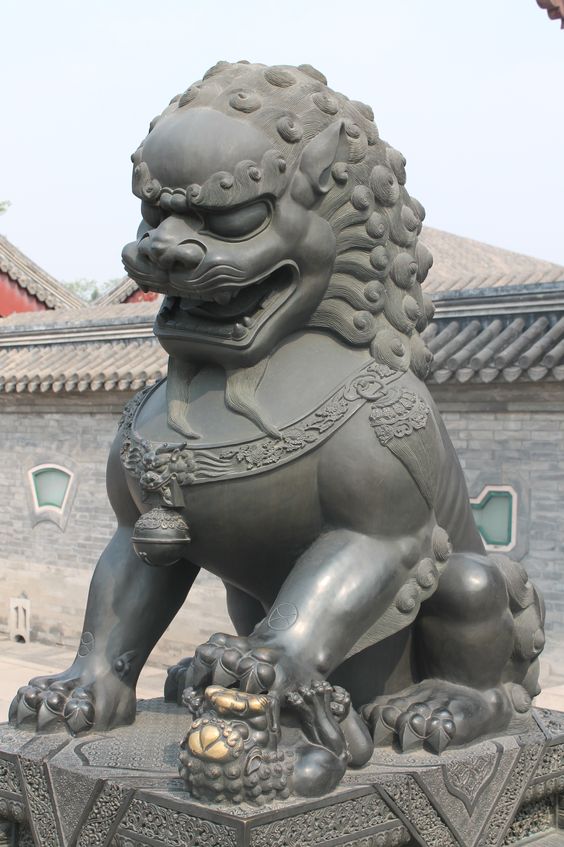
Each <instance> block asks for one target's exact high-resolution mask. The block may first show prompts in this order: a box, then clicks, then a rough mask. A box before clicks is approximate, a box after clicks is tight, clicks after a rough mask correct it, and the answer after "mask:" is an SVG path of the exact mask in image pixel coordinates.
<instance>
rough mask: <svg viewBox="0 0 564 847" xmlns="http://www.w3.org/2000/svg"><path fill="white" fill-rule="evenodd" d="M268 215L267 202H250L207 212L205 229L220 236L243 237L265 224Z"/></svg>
mask: <svg viewBox="0 0 564 847" xmlns="http://www.w3.org/2000/svg"><path fill="white" fill-rule="evenodd" d="M269 217H270V208H269V206H268V204H267V203H263V202H262V201H261V202H258V203H252V204H251V205H250V206H241V208H239V209H232V210H231V211H228V212H208V213H207V214H206V225H207V229H208V230H209V231H210V232H211V233H213V235H218V236H219V237H220V238H244V237H245V236H246V235H251V234H252V233H254V232H256V230H258V229H259V228H260V227H262V226H263V225H264V224H266V223H267V222H268V220H269Z"/></svg>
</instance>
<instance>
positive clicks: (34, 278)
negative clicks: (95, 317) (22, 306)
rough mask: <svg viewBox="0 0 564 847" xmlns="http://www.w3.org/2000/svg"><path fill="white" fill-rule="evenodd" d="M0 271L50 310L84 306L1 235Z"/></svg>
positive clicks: (77, 298)
mask: <svg viewBox="0 0 564 847" xmlns="http://www.w3.org/2000/svg"><path fill="white" fill-rule="evenodd" d="M0 271H3V272H4V273H5V274H8V276H9V277H10V279H12V280H14V282H17V283H18V285H21V287H22V288H25V289H26V291H28V292H29V293H30V294H32V295H33V296H34V297H37V299H38V300H40V301H41V302H42V303H45V305H46V306H48V307H49V308H50V309H78V308H80V307H81V306H83V305H84V301H83V300H81V299H80V298H79V297H76V296H75V295H74V294H72V293H71V292H70V291H69V290H68V289H67V288H65V287H64V285H61V283H59V282H57V280H56V279H54V278H53V277H52V276H50V274H48V273H47V272H46V271H44V270H43V268H40V267H39V265H36V264H35V262H32V261H31V259H28V257H27V256H26V255H24V254H23V253H22V252H21V250H18V248H17V247H15V246H14V245H13V244H12V243H11V242H10V241H8V239H7V238H5V237H4V236H3V235H0Z"/></svg>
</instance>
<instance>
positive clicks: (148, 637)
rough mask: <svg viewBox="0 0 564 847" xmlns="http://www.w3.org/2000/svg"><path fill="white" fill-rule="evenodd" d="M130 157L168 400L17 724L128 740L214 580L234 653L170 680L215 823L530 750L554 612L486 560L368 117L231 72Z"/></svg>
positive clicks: (139, 255) (136, 435) (309, 91)
mask: <svg viewBox="0 0 564 847" xmlns="http://www.w3.org/2000/svg"><path fill="white" fill-rule="evenodd" d="M132 158H133V190H134V192H135V194H136V195H137V196H138V197H139V198H140V199H141V201H142V203H141V211H142V222H141V225H140V228H139V231H138V234H137V238H136V240H135V241H133V242H132V243H131V244H128V245H126V247H125V248H124V251H123V259H124V264H125V267H126V269H127V271H128V273H129V274H130V276H131V277H132V278H133V279H135V280H136V281H137V282H138V284H139V285H140V286H141V287H142V288H143V289H146V290H151V291H156V292H159V293H162V294H164V295H165V297H164V300H163V304H162V307H161V310H160V312H159V315H158V317H157V319H156V323H155V332H156V335H157V337H158V339H159V341H160V343H161V344H162V345H163V347H164V348H165V349H166V350H167V352H168V353H169V355H170V362H169V370H168V379H167V380H165V381H163V382H161V383H159V384H158V385H156V386H155V387H154V388H152V389H150V390H144V391H143V392H141V393H140V394H139V395H138V396H137V397H136V398H135V399H134V400H133V401H132V402H131V403H130V404H129V405H128V406H127V407H126V409H125V411H124V415H123V419H122V421H121V424H120V428H119V432H118V435H117V438H116V441H115V444H114V446H113V448H112V452H111V455H110V459H109V465H108V492H109V497H110V500H111V502H112V505H113V507H114V510H115V513H116V517H117V521H118V529H117V531H116V534H115V537H114V539H113V540H112V541H111V543H110V544H109V546H108V548H107V549H106V550H105V551H104V553H103V554H102V556H101V559H100V561H99V564H98V566H97V568H96V571H95V574H94V576H93V579H92V585H91V589H90V595H89V599H88V607H87V610H86V618H85V624H84V632H83V636H82V640H81V643H80V646H79V649H78V654H77V657H76V660H75V662H74V664H73V665H72V667H71V668H70V669H69V670H68V671H65V672H63V673H62V674H60V675H58V676H55V677H46V678H42V679H35V680H32V681H31V683H30V684H29V685H28V686H25V687H24V688H22V689H21V690H20V691H19V692H18V695H17V696H16V698H15V700H14V703H13V706H12V710H11V718H12V720H13V721H15V722H16V723H18V724H19V725H22V726H24V725H28V726H32V727H36V728H37V729H38V730H40V731H48V730H53V729H58V728H60V726H61V724H65V725H66V727H67V728H68V729H69V730H70V731H71V732H72V733H74V734H79V733H83V732H86V731H88V730H91V731H94V732H99V731H103V730H108V729H111V728H114V727H119V726H120V725H123V724H128V723H130V722H132V721H133V720H134V717H135V685H136V681H137V678H138V675H139V672H140V670H141V668H142V667H143V665H144V663H145V661H146V660H147V657H148V655H149V653H150V652H151V650H152V648H153V647H154V645H155V643H156V642H157V640H158V639H159V637H160V636H161V634H162V633H163V632H164V630H165V629H166V627H167V626H168V624H169V623H170V621H171V620H172V618H173V617H174V615H175V614H176V612H177V611H178V609H179V608H180V606H181V605H182V603H183V602H184V600H185V599H186V597H187V596H188V593H189V590H190V587H191V585H192V583H193V581H194V579H195V578H196V576H197V574H198V571H199V569H200V568H205V569H207V570H209V571H211V572H212V573H214V574H216V575H218V576H219V577H220V578H221V579H222V580H223V582H224V584H225V588H226V591H227V598H228V606H229V610H230V614H231V618H232V621H233V626H234V629H235V632H236V634H233V635H231V634H224V633H216V634H210V636H211V637H210V640H209V641H208V642H207V643H206V644H204V645H201V646H200V647H199V648H198V650H197V651H196V654H195V656H194V657H189V658H188V659H185V660H183V661H181V662H179V664H178V665H177V666H175V667H174V668H173V669H171V672H170V675H169V679H168V682H167V687H166V696H167V698H168V699H170V700H173V701H177V702H178V703H183V704H184V705H185V706H187V707H188V710H189V712H190V713H191V714H192V716H193V723H192V725H191V728H190V731H189V733H188V735H187V736H186V738H185V741H184V743H183V749H182V752H181V754H180V759H181V775H182V777H183V779H184V783H185V785H186V787H187V788H188V790H189V791H190V793H191V795H192V796H193V797H195V798H199V799H200V800H202V801H205V802H210V803H211V802H215V801H221V802H223V803H226V804H227V803H235V804H240V803H244V802H253V803H256V804H261V803H262V804H264V803H269V802H274V801H284V800H285V799H286V798H288V797H291V796H292V795H298V796H302V797H313V796H318V795H323V794H327V793H329V792H331V791H333V790H334V789H336V788H337V786H338V785H339V783H341V781H343V780H345V781H346V780H347V779H348V778H349V777H350V774H351V773H354V772H355V771H354V769H355V768H356V769H359V768H363V767H364V766H366V765H367V762H369V761H374V760H376V761H378V757H379V756H382V757H385V755H387V753H388V751H390V750H392V749H393V750H394V751H395V753H394V755H396V756H399V757H400V758H401V755H400V751H402V752H403V755H405V756H406V757H408V756H409V755H412V754H414V753H421V754H423V751H425V755H427V754H429V753H431V754H433V755H434V756H435V757H438V756H439V755H442V754H444V751H445V750H447V748H449V749H450V748H455V747H463V746H464V745H468V744H472V743H475V742H479V741H481V740H483V739H486V738H492V737H494V736H499V735H504V736H510V735H511V734H512V733H518V732H523V731H524V729H526V727H527V726H528V725H529V724H530V721H531V697H532V696H534V695H535V694H536V693H537V692H538V683H537V678H538V655H539V653H540V651H541V650H542V646H543V643H544V636H543V616H544V610H543V604H542V600H541V598H540V597H539V595H538V593H537V591H536V589H535V588H534V586H533V585H532V584H531V583H530V582H529V580H528V578H527V574H526V573H525V572H524V570H523V569H522V567H521V566H520V565H519V564H518V563H516V562H513V561H511V560H510V559H509V558H507V557H505V556H501V555H495V556H494V555H487V554H486V551H485V550H484V546H483V543H482V540H481V537H480V535H479V533H478V530H477V528H476V526H475V523H474V520H473V517H472V511H471V508H470V504H469V500H468V493H467V490H466V485H465V482H464V477H463V473H462V470H461V468H460V464H459V462H458V460H457V458H456V455H455V452H454V449H453V447H452V444H451V443H450V440H449V438H448V435H447V433H446V431H445V428H444V426H443V423H442V421H441V419H440V416H439V414H438V412H437V409H436V407H435V406H434V404H433V401H432V399H431V397H430V395H429V393H428V391H427V390H426V388H425V385H424V379H425V376H426V374H427V373H428V370H429V366H430V362H431V354H430V353H429V351H428V350H427V349H426V348H425V345H424V344H423V342H422V340H421V337H420V333H421V332H422V330H423V329H424V328H425V326H426V325H427V322H428V320H429V319H430V317H431V316H432V304H431V302H430V300H429V299H428V298H426V297H425V296H424V295H423V293H422V288H421V285H422V283H424V280H425V277H426V274H427V272H428V270H429V268H430V266H431V262H432V259H431V256H430V254H429V251H428V250H426V248H425V247H424V245H423V244H422V243H421V242H420V241H419V240H418V236H419V233H420V231H421V224H422V220H423V217H424V210H423V207H422V206H421V204H420V203H419V202H418V201H416V200H415V199H413V198H411V197H410V196H409V194H408V193H407V191H406V188H405V160H404V159H403V157H402V155H401V154H400V153H399V152H398V151H397V150H394V149H393V148H392V147H390V146H389V145H388V144H386V143H385V142H383V141H382V140H381V139H380V137H379V134H378V131H377V129H376V126H375V125H374V123H373V115H372V110H371V109H370V108H369V107H368V106H366V105H364V104H362V103H358V102H356V101H351V100H348V98H346V97H344V96H343V95H341V94H338V93H336V92H334V91H332V90H331V89H329V88H328V87H327V85H326V82H325V79H324V77H323V76H322V74H320V73H319V72H318V71H316V70H315V69H313V68H311V67H310V66H305V65H304V66H300V67H299V68H292V67H272V68H268V67H265V66H263V65H251V64H248V63H242V62H239V63H236V64H228V63H219V64H218V65H217V66H215V67H214V68H212V69H211V70H210V71H208V73H207V74H206V75H205V77H204V79H203V80H202V81H200V82H198V83H195V84H194V85H193V86H191V87H190V88H189V89H188V90H187V91H185V92H184V93H183V94H182V95H181V96H179V97H177V98H174V99H173V101H172V102H171V104H170V105H169V106H168V107H167V109H165V111H164V112H163V114H162V115H161V116H159V117H158V118H157V119H156V120H155V121H154V122H153V124H152V125H151V129H150V132H149V135H148V136H147V138H146V139H145V140H144V141H143V143H142V144H141V146H140V147H139V148H138V150H137V151H136V152H135V153H134V155H133V157H132ZM186 716H187V724H186V729H187V728H188V713H186ZM182 734H183V735H185V734H186V733H185V732H183V733H182ZM178 740H179V741H180V738H179V739H178ZM375 747H376V753H374V749H375ZM406 761H407V759H406ZM436 761H437V763H439V762H440V761H441V760H440V759H439V758H437V759H436ZM437 766H438V764H437ZM361 773H362V771H361ZM386 790H388V789H386ZM394 790H395V789H394ZM390 791H392V789H390ZM398 791H399V792H400V794H401V791H400V789H399V788H398ZM391 796H392V794H390V797H391ZM394 802H397V803H399V800H398V801H396V800H394ZM124 843H125V842H124ZM444 843H450V842H444ZM484 843H485V842H484ZM488 843H489V842H488ZM491 843H494V842H491ZM495 843H498V842H495Z"/></svg>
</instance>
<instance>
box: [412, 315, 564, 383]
mask: <svg viewBox="0 0 564 847" xmlns="http://www.w3.org/2000/svg"><path fill="white" fill-rule="evenodd" d="M423 338H424V340H425V342H426V344H427V346H428V347H429V349H430V350H431V352H432V353H433V354H434V360H433V365H432V371H431V377H430V379H429V381H430V382H437V383H443V382H447V381H448V380H454V381H457V382H461V383H464V382H486V383H487V382H493V381H494V380H497V381H498V382H500V381H501V382H514V381H515V380H517V379H526V380H532V381H534V382H536V381H538V380H541V379H545V378H552V379H556V380H558V381H561V380H564V309H563V310H562V311H561V312H556V313H550V312H548V313H545V314H535V313H533V314H527V313H525V314H521V315H481V316H475V317H473V316H472V317H463V318H459V319H455V320H449V319H445V318H438V319H436V320H435V321H433V323H432V324H431V325H430V326H429V327H427V329H426V330H425V332H424V333H423Z"/></svg>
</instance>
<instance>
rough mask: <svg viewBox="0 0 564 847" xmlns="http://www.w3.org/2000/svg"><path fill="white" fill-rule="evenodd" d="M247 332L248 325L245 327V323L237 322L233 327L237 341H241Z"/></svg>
mask: <svg viewBox="0 0 564 847" xmlns="http://www.w3.org/2000/svg"><path fill="white" fill-rule="evenodd" d="M246 334H247V329H246V327H244V326H243V324H240V323H236V324H235V326H234V327H233V338H235V339H236V340H237V341H240V339H241V338H244V337H245V335H246Z"/></svg>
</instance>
